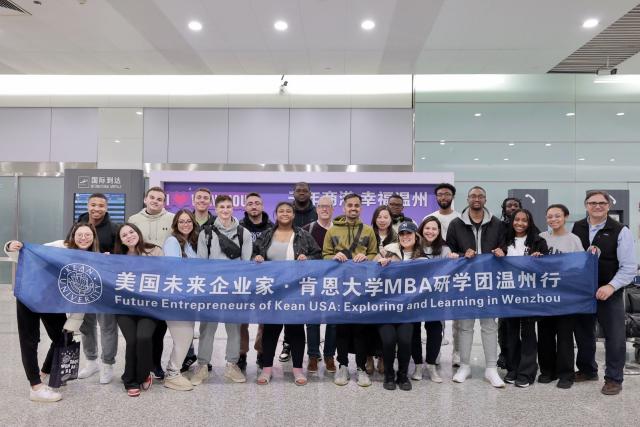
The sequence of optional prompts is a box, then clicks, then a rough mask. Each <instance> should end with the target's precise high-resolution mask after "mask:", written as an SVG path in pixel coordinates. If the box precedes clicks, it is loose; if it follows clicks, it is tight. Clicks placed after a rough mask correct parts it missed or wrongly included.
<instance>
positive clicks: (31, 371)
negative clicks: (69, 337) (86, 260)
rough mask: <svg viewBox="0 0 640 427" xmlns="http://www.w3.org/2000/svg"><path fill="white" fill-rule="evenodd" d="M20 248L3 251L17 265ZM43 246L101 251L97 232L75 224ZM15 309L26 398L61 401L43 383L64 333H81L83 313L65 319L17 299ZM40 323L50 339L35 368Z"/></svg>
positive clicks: (10, 244)
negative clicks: (64, 237) (63, 236)
mask: <svg viewBox="0 0 640 427" xmlns="http://www.w3.org/2000/svg"><path fill="white" fill-rule="evenodd" d="M22 246H23V245H22V242H19V241H17V240H11V241H9V242H7V243H6V244H5V245H4V250H5V252H6V254H7V255H8V256H9V257H10V258H12V259H13V260H14V261H16V262H17V260H18V254H19V251H20V249H22ZM46 246H53V247H57V248H67V249H75V250H81V251H89V252H100V249H99V242H98V233H97V232H96V229H95V227H94V226H93V225H91V224H81V223H76V224H74V225H73V227H71V230H70V231H69V233H68V234H67V240H56V241H55V242H51V243H47V244H46ZM16 309H17V316H18V339H19V340H20V353H21V355H22V366H23V367H24V371H25V373H26V374H27V379H28V380H29V383H30V384H31V390H30V392H29V399H30V400H33V401H36V402H57V401H58V400H61V399H62V394H61V393H60V392H59V391H57V390H55V389H53V388H50V387H49V386H48V385H46V384H44V383H43V382H45V381H47V380H48V376H49V373H50V372H51V362H52V358H53V349H54V347H55V346H56V344H59V343H62V342H63V341H64V339H65V334H66V333H67V332H77V331H79V330H80V325H82V319H83V317H84V314H83V313H72V314H70V315H69V318H68V319H67V316H66V315H65V314H64V313H36V312H34V311H31V310H30V309H29V308H28V307H27V306H26V305H24V304H23V303H21V302H20V300H16ZM40 321H42V324H43V325H44V327H45V329H46V330H47V334H48V335H49V338H51V346H50V347H49V351H48V352H47V356H46V358H45V360H44V363H43V364H42V369H40V368H39V366H38V342H39V341H40Z"/></svg>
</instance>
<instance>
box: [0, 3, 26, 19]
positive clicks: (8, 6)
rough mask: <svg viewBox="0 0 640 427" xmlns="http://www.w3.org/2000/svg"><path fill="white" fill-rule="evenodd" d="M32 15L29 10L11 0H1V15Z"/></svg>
mask: <svg viewBox="0 0 640 427" xmlns="http://www.w3.org/2000/svg"><path fill="white" fill-rule="evenodd" d="M20 15H31V14H30V13H29V12H27V11H26V10H24V9H23V8H21V7H20V6H18V5H17V4H15V3H14V2H12V1H10V0H0V16H20Z"/></svg>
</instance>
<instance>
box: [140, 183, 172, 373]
mask: <svg viewBox="0 0 640 427" xmlns="http://www.w3.org/2000/svg"><path fill="white" fill-rule="evenodd" d="M166 200H167V194H166V193H165V192H164V190H163V189H162V188H160V187H151V188H150V189H148V190H147V192H146V193H145V194H144V206H145V207H144V209H142V210H141V211H140V212H138V213H137V214H135V215H131V217H130V218H129V222H130V223H132V224H135V225H137V226H138V228H139V229H140V232H141V233H142V237H144V241H145V242H147V243H152V244H154V245H157V246H160V247H162V245H164V241H165V240H166V239H167V237H169V236H170V235H171V223H172V222H173V216H174V215H173V214H172V213H171V212H168V211H167V210H166V209H165V208H164V203H165V201H166ZM166 332H167V323H166V322H165V321H162V320H161V321H159V322H158V325H157V326H156V330H155V332H154V333H153V339H152V341H153V364H154V369H153V376H154V377H155V378H158V379H164V371H163V370H162V367H161V366H160V359H161V358H162V350H163V348H164V334H165V333H166Z"/></svg>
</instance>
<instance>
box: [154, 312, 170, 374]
mask: <svg viewBox="0 0 640 427" xmlns="http://www.w3.org/2000/svg"><path fill="white" fill-rule="evenodd" d="M166 333H167V322H165V321H164V320H158V321H157V324H156V330H155V331H154V332H153V337H152V338H151V341H152V346H153V354H152V356H153V367H154V369H155V368H162V364H161V361H162V351H163V350H164V335H165V334H166Z"/></svg>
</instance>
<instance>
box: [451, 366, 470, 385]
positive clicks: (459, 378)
mask: <svg viewBox="0 0 640 427" xmlns="http://www.w3.org/2000/svg"><path fill="white" fill-rule="evenodd" d="M470 376H471V367H470V366H469V365H464V364H462V365H460V367H459V368H458V372H456V374H455V375H454V376H453V382H454V383H463V382H465V380H466V379H467V378H469V377H470Z"/></svg>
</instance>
